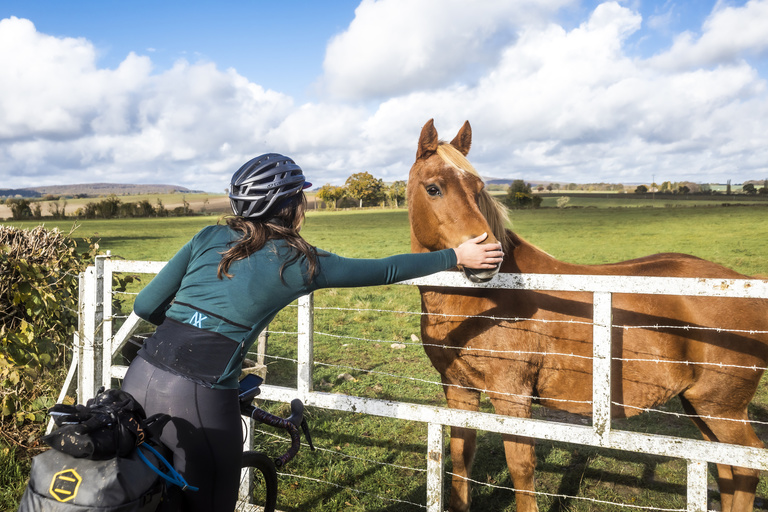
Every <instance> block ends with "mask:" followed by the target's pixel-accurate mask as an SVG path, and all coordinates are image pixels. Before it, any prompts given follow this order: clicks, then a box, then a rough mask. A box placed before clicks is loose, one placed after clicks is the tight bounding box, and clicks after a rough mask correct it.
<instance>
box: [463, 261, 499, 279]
mask: <svg viewBox="0 0 768 512" xmlns="http://www.w3.org/2000/svg"><path fill="white" fill-rule="evenodd" d="M500 267H501V265H497V266H496V268H489V269H484V270H481V269H474V268H467V267H463V268H462V270H463V271H464V275H465V276H467V279H469V280H470V281H472V282H473V283H487V282H488V281H490V280H491V279H493V277H494V276H495V275H496V274H498V273H499V268H500Z"/></svg>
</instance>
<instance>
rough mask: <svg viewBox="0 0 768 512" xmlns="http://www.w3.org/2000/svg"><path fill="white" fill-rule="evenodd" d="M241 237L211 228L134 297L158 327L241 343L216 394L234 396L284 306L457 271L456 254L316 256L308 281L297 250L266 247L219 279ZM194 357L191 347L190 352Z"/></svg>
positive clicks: (277, 243) (273, 244)
mask: <svg viewBox="0 0 768 512" xmlns="http://www.w3.org/2000/svg"><path fill="white" fill-rule="evenodd" d="M240 236H241V233H240V232H238V231H235V230H233V229H231V228H229V227H228V226H224V225H215V226H208V227H206V228H204V229H202V230H201V231H200V232H199V233H197V234H196V235H195V236H194V237H193V238H192V239H191V240H190V241H189V242H187V244H185V245H184V246H183V247H182V248H181V249H180V250H179V251H178V252H177V253H176V254H175V255H174V256H173V258H171V260H170V261H169V262H168V263H167V264H166V265H165V267H163V269H162V270H161V271H160V272H159V273H158V274H157V275H156V276H155V278H154V279H152V281H150V282H149V284H148V285H147V286H146V287H144V289H143V290H142V291H141V292H140V293H139V295H138V296H137V297H136V301H135V303H134V311H135V313H136V314H137V315H138V316H139V317H141V318H144V319H145V320H148V321H150V322H152V323H154V324H156V325H159V324H161V323H162V322H163V321H164V320H165V319H166V318H169V319H172V320H175V321H176V322H180V323H183V324H189V325H191V326H194V327H196V328H198V329H202V330H204V331H208V332H211V333H217V334H218V335H223V336H226V337H227V338H229V339H231V340H233V341H234V342H236V343H238V344H239V346H240V349H239V350H237V351H236V352H235V355H233V356H232V358H231V360H230V361H229V363H228V365H227V367H226V369H225V370H224V371H223V373H222V375H221V377H220V378H219V379H218V381H217V382H216V383H214V387H224V388H234V387H236V386H237V377H238V376H239V374H240V369H241V366H242V363H243V359H244V357H245V354H246V353H247V352H248V349H249V348H250V346H251V345H252V344H253V342H254V341H255V339H256V337H257V336H258V334H259V333H260V332H261V331H262V330H263V329H264V327H266V326H267V325H268V324H269V322H270V321H271V320H272V319H273V318H274V316H275V315H276V314H277V313H278V312H279V311H280V310H281V309H282V308H284V307H285V306H287V305H288V304H290V303H291V302H293V301H294V300H295V299H297V298H298V297H300V296H302V295H306V294H308V293H310V292H312V291H314V290H317V289H320V288H332V287H338V288H343V287H356V286H374V285H381V284H391V283H395V282H398V281H403V280H405V279H413V278H416V277H421V276H425V275H428V274H433V273H435V272H440V271H443V270H448V269H450V268H452V267H454V266H456V252H455V251H454V250H453V249H446V250H442V251H436V252H430V253H422V254H401V255H397V256H390V257H387V258H381V259H355V258H344V257H341V256H338V255H336V254H333V253H329V252H325V251H322V250H319V251H318V252H319V254H320V257H319V259H318V267H319V272H318V274H317V275H316V276H315V278H314V279H312V280H311V281H310V280H309V278H308V276H307V262H306V260H305V258H304V257H300V258H299V259H297V260H295V261H293V262H290V263H288V264H287V265H285V267H284V268H283V272H282V277H281V275H280V269H281V267H282V266H283V264H284V263H285V262H286V261H287V260H289V259H290V258H291V255H292V252H291V251H293V249H291V248H290V247H289V246H288V245H287V244H286V243H285V242H284V241H282V240H277V241H271V242H268V243H267V244H266V245H265V246H264V247H263V248H262V249H261V250H259V251H257V252H255V253H253V254H251V255H250V256H249V257H247V258H245V259H242V260H238V261H235V262H233V263H232V265H231V266H230V269H229V273H230V274H232V275H233V276H234V277H232V278H227V277H224V278H223V279H219V278H218V277H217V275H216V274H217V269H218V266H219V262H220V261H221V255H222V254H223V253H224V252H225V251H226V250H227V249H229V248H230V247H231V246H232V244H233V243H234V242H236V241H237V240H238V239H239V238H240ZM191 350H192V351H194V347H192V348H191Z"/></svg>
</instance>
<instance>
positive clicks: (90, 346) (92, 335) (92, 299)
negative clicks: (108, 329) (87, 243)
mask: <svg viewBox="0 0 768 512" xmlns="http://www.w3.org/2000/svg"><path fill="white" fill-rule="evenodd" d="M80 284H81V292H82V293H81V295H80V299H81V300H80V312H81V318H82V323H81V325H80V334H79V336H78V338H79V351H78V363H79V364H78V366H77V369H78V372H77V401H78V403H81V404H84V403H86V402H87V401H88V399H90V398H93V396H94V395H95V394H96V383H97V382H100V381H101V379H100V378H99V379H97V378H96V371H97V369H96V366H97V365H96V361H97V360H98V361H99V366H101V364H100V362H101V357H97V354H96V346H97V345H96V303H97V302H98V298H97V289H96V267H88V268H87V269H85V272H83V273H82V274H81V275H80ZM99 355H100V354H99Z"/></svg>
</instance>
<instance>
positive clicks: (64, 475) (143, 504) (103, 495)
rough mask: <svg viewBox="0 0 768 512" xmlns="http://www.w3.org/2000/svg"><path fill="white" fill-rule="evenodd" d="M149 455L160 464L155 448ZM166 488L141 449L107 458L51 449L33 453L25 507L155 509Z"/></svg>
mask: <svg viewBox="0 0 768 512" xmlns="http://www.w3.org/2000/svg"><path fill="white" fill-rule="evenodd" d="M145 456H146V457H147V458H148V459H149V460H150V461H152V463H153V464H155V465H157V463H158V461H157V458H156V457H155V455H154V454H153V453H151V452H145ZM164 489H165V485H164V481H163V479H161V478H160V476H159V475H158V474H157V473H155V472H154V471H152V470H151V469H150V468H149V467H148V466H147V464H146V463H145V462H144V461H143V460H141V459H140V458H139V456H138V450H134V451H133V452H132V453H131V454H130V455H129V456H128V457H114V458H111V459H106V460H89V459H84V458H79V459H78V458H74V457H71V456H70V455H67V454H66V453H62V452H59V451H57V450H48V451H46V452H43V453H41V454H39V455H36V456H35V457H34V458H33V459H32V472H31V473H30V477H29V485H27V489H26V490H25V491H24V496H22V498H21V504H20V507H19V512H76V511H79V512H84V511H93V512H151V511H154V510H155V509H156V508H157V506H158V504H159V503H160V501H161V499H162V497H163V491H164Z"/></svg>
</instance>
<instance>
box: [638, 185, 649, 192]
mask: <svg viewBox="0 0 768 512" xmlns="http://www.w3.org/2000/svg"><path fill="white" fill-rule="evenodd" d="M647 193H648V187H646V186H645V185H638V186H637V188H636V189H635V194H647Z"/></svg>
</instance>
